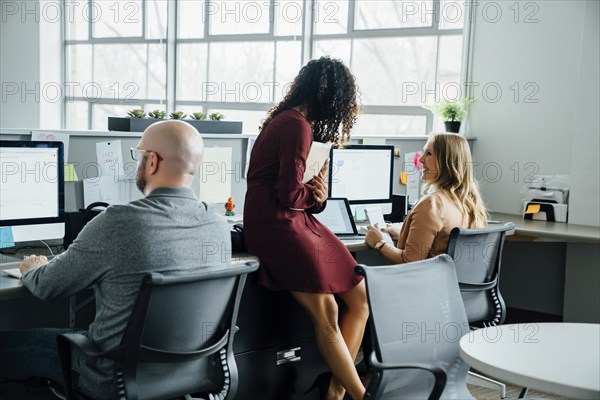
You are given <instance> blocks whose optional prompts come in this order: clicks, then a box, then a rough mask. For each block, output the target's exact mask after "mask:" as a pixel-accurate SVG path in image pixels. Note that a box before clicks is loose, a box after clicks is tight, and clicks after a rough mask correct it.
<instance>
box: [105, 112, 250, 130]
mask: <svg viewBox="0 0 600 400" xmlns="http://www.w3.org/2000/svg"><path fill="white" fill-rule="evenodd" d="M166 117H167V113H166V112H165V111H161V110H154V111H150V112H149V113H148V114H147V117H146V112H145V111H144V110H142V109H140V108H136V109H133V110H131V111H128V112H127V116H126V117H108V130H109V131H125V132H143V131H144V130H145V129H146V128H147V127H148V126H150V125H152V124H153V123H155V122H156V121H157V120H164V119H166ZM186 117H187V114H186V113H184V112H183V111H174V112H172V113H171V114H169V118H170V119H176V120H182V121H185V122H187V123H189V124H190V125H192V126H193V127H194V128H196V130H197V131H198V132H200V133H242V122H241V121H223V118H225V115H223V114H221V113H219V112H214V113H212V114H210V115H208V116H207V115H206V114H205V113H203V112H196V113H192V114H191V115H190V119H185V118H186ZM207 118H208V119H207Z"/></svg>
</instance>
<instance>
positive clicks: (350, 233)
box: [314, 197, 365, 240]
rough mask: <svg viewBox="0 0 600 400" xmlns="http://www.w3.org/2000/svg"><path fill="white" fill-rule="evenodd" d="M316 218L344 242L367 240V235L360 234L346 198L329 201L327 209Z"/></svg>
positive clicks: (335, 198) (334, 198)
mask: <svg viewBox="0 0 600 400" xmlns="http://www.w3.org/2000/svg"><path fill="white" fill-rule="evenodd" d="M314 216H315V218H317V219H318V220H319V222H321V223H322V224H323V225H325V226H326V227H328V228H329V229H330V230H331V231H332V232H333V233H334V234H335V235H336V236H337V237H338V238H340V239H342V240H364V239H365V235H361V234H359V233H358V230H357V229H356V224H355V223H354V218H353V217H352V211H351V210H350V203H348V199H346V198H344V197H333V198H329V199H327V206H326V207H325V209H324V210H323V211H321V212H320V213H319V214H314Z"/></svg>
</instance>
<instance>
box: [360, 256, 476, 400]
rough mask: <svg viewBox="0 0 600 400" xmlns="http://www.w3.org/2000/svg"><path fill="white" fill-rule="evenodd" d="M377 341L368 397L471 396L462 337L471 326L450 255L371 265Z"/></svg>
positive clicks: (364, 269)
mask: <svg viewBox="0 0 600 400" xmlns="http://www.w3.org/2000/svg"><path fill="white" fill-rule="evenodd" d="M356 273H357V274H360V275H363V276H364V277H365V278H366V285H367V295H368V300H369V307H370V309H371V318H370V319H369V325H368V326H369V329H370V333H371V340H372V342H373V349H374V350H373V352H372V353H371V354H370V358H369V360H370V364H371V367H372V377H371V381H370V383H369V385H368V387H367V391H366V394H365V397H364V398H365V399H378V400H379V399H382V400H383V399H430V400H431V399H440V398H443V399H472V398H473V397H472V396H471V394H470V393H469V391H468V389H467V385H466V382H465V380H466V376H467V371H468V370H469V366H468V365H467V364H465V363H464V362H463V360H462V359H461V358H460V355H459V340H460V338H461V337H462V336H463V335H465V334H467V333H468V332H469V325H468V323H467V317H466V315H465V310H464V307H463V304H462V301H461V298H460V292H459V290H458V283H457V282H456V273H455V272H454V263H453V262H452V259H451V258H450V257H448V256H447V255H445V254H444V255H440V256H438V257H435V258H432V259H428V260H425V261H418V262H413V263H408V264H399V265H386V266H377V267H366V266H364V265H358V266H357V267H356Z"/></svg>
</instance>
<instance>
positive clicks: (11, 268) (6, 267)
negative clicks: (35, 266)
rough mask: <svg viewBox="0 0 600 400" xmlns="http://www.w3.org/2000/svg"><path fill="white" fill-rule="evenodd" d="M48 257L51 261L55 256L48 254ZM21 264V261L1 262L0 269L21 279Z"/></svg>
mask: <svg viewBox="0 0 600 400" xmlns="http://www.w3.org/2000/svg"><path fill="white" fill-rule="evenodd" d="M46 257H48V261H50V260H52V259H53V258H54V257H53V256H46ZM19 264H21V261H12V262H5V263H0V270H1V271H2V272H4V273H6V274H7V275H10V276H12V277H13V278H17V279H20V278H21V271H20V270H19Z"/></svg>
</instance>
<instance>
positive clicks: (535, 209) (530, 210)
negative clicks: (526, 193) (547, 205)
mask: <svg viewBox="0 0 600 400" xmlns="http://www.w3.org/2000/svg"><path fill="white" fill-rule="evenodd" d="M540 208H542V206H541V205H540V204H529V205H528V206H527V210H525V214H537V213H539V212H540Z"/></svg>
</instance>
